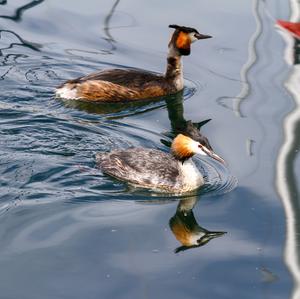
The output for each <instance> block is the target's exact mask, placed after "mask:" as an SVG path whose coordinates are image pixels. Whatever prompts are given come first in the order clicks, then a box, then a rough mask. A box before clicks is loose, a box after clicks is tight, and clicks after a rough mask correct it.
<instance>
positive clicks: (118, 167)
mask: <svg viewBox="0 0 300 299" xmlns="http://www.w3.org/2000/svg"><path fill="white" fill-rule="evenodd" d="M194 154H200V155H209V156H210V157H212V158H214V159H216V160H218V161H220V162H223V163H224V160H223V159H222V158H220V157H219V156H218V155H216V154H215V153H214V152H213V151H211V150H209V149H208V148H206V147H205V146H204V145H202V144H201V143H200V142H197V141H194V140H193V139H191V138H190V137H187V136H185V135H183V134H179V135H177V136H176V138H175V139H174V140H173V142H172V146H171V153H165V152H162V151H160V150H157V149H146V148H129V149H126V150H113V151H111V152H109V153H97V154H96V163H97V166H98V167H99V168H100V169H101V170H102V171H103V173H106V174H108V175H110V176H112V177H115V178H117V179H120V180H122V181H126V182H128V183H131V184H133V185H137V186H139V187H143V188H151V189H154V190H158V191H161V192H167V193H183V192H187V191H192V190H194V189H197V188H198V187H200V186H202V185H203V184H204V179H203V176H202V174H201V173H200V172H199V170H198V169H197V167H196V166H195V164H194V163H193V161H192V159H191V158H192V156H193V155H194Z"/></svg>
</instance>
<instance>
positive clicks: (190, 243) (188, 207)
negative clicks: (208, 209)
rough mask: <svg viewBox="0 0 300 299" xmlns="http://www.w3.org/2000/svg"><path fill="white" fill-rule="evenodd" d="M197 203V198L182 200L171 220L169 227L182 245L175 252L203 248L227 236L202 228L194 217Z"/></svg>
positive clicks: (220, 232)
mask: <svg viewBox="0 0 300 299" xmlns="http://www.w3.org/2000/svg"><path fill="white" fill-rule="evenodd" d="M196 203H197V198H196V197H191V198H188V199H184V200H181V201H180V202H179V204H178V206H177V210H176V213H175V215H174V216H173V217H172V218H171V219H170V221H169V225H170V228H171V231H172V232H173V234H174V235H175V237H176V239H177V240H178V241H179V242H180V243H181V244H182V246H180V247H177V248H176V249H175V250H174V252H175V253H178V252H181V251H184V250H187V249H191V248H197V247H201V246H203V245H205V244H207V243H208V242H209V241H210V240H212V239H214V238H218V237H221V236H223V235H224V234H226V232H222V231H209V230H207V229H205V228H203V227H201V226H200V225H199V224H198V223H197V221H196V218H195V216H194V213H193V208H194V206H195V205H196Z"/></svg>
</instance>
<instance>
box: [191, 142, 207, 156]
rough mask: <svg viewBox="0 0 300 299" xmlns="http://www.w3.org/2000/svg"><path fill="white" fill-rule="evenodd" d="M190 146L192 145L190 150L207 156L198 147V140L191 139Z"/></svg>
mask: <svg viewBox="0 0 300 299" xmlns="http://www.w3.org/2000/svg"><path fill="white" fill-rule="evenodd" d="M191 147H192V151H193V152H194V153H195V154H200V155H203V156H207V154H206V153H205V152H204V151H203V150H202V149H201V148H200V147H199V142H197V141H194V140H193V141H192V144H191Z"/></svg>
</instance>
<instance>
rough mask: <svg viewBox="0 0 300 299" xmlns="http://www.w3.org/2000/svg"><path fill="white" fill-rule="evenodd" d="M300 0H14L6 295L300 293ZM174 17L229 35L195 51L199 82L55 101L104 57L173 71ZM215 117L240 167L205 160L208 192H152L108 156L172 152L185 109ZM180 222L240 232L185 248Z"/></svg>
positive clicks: (3, 197)
mask: <svg viewBox="0 0 300 299" xmlns="http://www.w3.org/2000/svg"><path fill="white" fill-rule="evenodd" d="M299 10H300V9H299V2H297V1H296V0H294V1H293V0H291V1H283V0H279V1H270V0H265V1H258V0H252V1H237V0H229V1H220V0H219V1H217V0H211V1H204V0H197V1H196V0H193V1H185V2H184V1H183V2H180V1H170V0H168V1H140V0H132V1H125V0H122V1H121V0H117V1H108V0H106V1H96V0H87V1H59V0H53V1H49V0H48V1H43V0H39V1H30V0H26V1H25V0H13V1H9V0H8V1H0V175H1V181H0V191H1V193H0V298H1V299H19V298H21V299H23V298H24V299H27V298H28V299H35V298H39V299H40V298H43V299H44V298H45V299H50V298H51V299H52V298H72V299H75V298H78V299H79V298H80V299H82V298H91V299H94V298H110V299H112V298H139V299H140V298H173V299H175V298H185V299H189V298H205V299H216V298H230V299H233V298H234V299H235V298H236V299H238V298H243V299H247V298H249V299H250V298H251V299H252V298H272V299H276V298H278V299H282V298H293V299H297V298H300V293H299V292H300V290H299V284H300V269H299V266H300V260H299V254H298V250H299V249H298V248H299V247H298V246H299V245H300V241H299V233H300V232H299V227H300V223H299V220H298V219H299V214H300V206H299V177H300V176H299V175H300V172H299V169H300V167H299V166H300V159H299V154H298V152H299V150H300V149H299V144H300V141H299V136H300V113H299V109H300V108H299V107H300V98H299V93H300V90H299V86H300V85H299V82H300V80H299V79H300V74H299V65H298V63H299V42H298V41H296V40H294V39H293V38H291V37H290V36H289V35H288V34H287V33H286V32H281V30H279V29H277V28H276V27H275V26H274V25H275V20H276V19H286V20H293V21H299V17H300V13H299ZM171 23H178V24H181V25H187V26H192V27H195V28H197V29H199V31H201V32H203V33H206V34H211V35H212V36H213V37H214V38H213V39H210V40H205V41H200V42H198V43H197V44H195V45H193V48H192V54H191V56H190V57H185V58H184V76H185V79H186V87H185V90H184V92H183V94H178V95H176V96H173V97H167V98H166V99H161V101H158V102H149V103H147V104H137V105H118V106H113V107H112V106H111V105H106V106H103V105H102V106H101V105H88V104H86V103H81V104H80V103H77V102H63V101H58V100H56V99H54V98H53V90H54V88H55V87H56V86H57V85H59V84H60V83H61V82H63V81H64V80H66V79H69V78H74V77H76V76H80V75H83V74H87V73H89V72H92V71H95V70H97V69H105V68H110V67H122V68H128V67H135V68H141V69H147V70H152V71H155V72H163V71H164V69H165V59H166V51H167V42H168V38H169V35H170V32H171V30H169V29H168V28H167V25H168V24H171ZM208 118H211V119H212V121H211V122H210V123H208V124H207V125H205V127H204V128H202V132H203V133H204V134H205V135H206V136H207V137H208V138H209V140H210V143H211V144H212V146H213V147H214V149H215V151H216V152H217V153H218V154H220V156H222V157H223V158H225V160H226V161H227V162H228V165H229V166H228V167H229V169H227V168H225V167H222V166H220V165H218V164H216V163H214V162H212V161H210V160H203V161H198V163H199V164H201V167H202V168H203V170H204V171H205V174H206V181H207V183H206V186H205V188H204V189H202V190H200V192H198V193H195V194H190V195H188V196H186V197H181V198H178V197H174V196H162V195H160V194H157V193H156V194H155V193H152V192H150V191H141V190H136V189H134V188H132V187H129V186H127V185H124V184H122V183H120V182H118V181H116V180H112V179H111V178H109V177H107V176H105V175H103V174H102V173H101V172H99V171H98V170H97V169H96V168H95V160H94V158H95V154H96V152H98V151H107V150H110V149H113V148H125V147H128V146H143V147H154V148H159V149H162V150H165V151H167V150H168V147H167V146H166V143H167V142H168V141H170V140H171V139H170V136H171V135H170V131H171V128H172V126H173V125H174V124H176V122H186V121H188V120H192V122H199V121H202V120H205V119H208ZM235 177H237V178H238V184H237V186H236V187H235V185H236V179H235ZM234 187H235V188H234ZM229 191H230V192H229ZM200 198H201V199H200ZM190 201H192V202H193V203H195V202H196V203H197V204H196V206H195V207H194V209H193V211H192V210H190V208H189V209H188V211H187V212H186V213H185V212H184V213H183V212H182V211H181V210H180V209H181V206H182V205H183V203H185V204H187V205H188V204H189V202H190ZM179 203H180V204H179ZM178 205H179V207H178V209H177V206H178ZM180 225H183V226H184V227H187V228H190V229H191V230H195V231H197V232H199V231H201V232H205V233H207V234H208V233H209V232H207V231H206V230H209V231H220V232H227V234H224V235H222V236H219V237H218V238H215V239H213V240H211V241H210V242H208V243H207V244H205V245H203V246H202V247H198V248H192V249H189V250H183V251H180V252H178V253H175V252H174V250H176V248H177V249H178V248H180V246H181V244H180V242H179V239H180V238H179V239H178V240H177V239H176V238H175V236H177V235H176V229H177V228H178V227H180ZM205 229H206V230H205ZM177 238H178V236H177Z"/></svg>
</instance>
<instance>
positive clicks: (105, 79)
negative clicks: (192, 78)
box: [56, 25, 211, 102]
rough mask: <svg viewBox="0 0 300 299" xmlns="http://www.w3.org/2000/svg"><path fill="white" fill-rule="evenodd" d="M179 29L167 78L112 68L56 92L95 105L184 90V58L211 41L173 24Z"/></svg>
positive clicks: (202, 35)
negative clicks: (201, 43)
mask: <svg viewBox="0 0 300 299" xmlns="http://www.w3.org/2000/svg"><path fill="white" fill-rule="evenodd" d="M169 27H170V28H173V29H175V31H174V33H173V35H172V37H171V40H170V42H169V45H168V47H169V52H168V58H167V69H166V72H165V74H164V75H158V74H155V73H151V72H147V71H144V70H135V69H129V70H124V69H112V70H104V71H101V72H96V73H92V74H90V75H87V76H84V77H80V78H77V79H73V80H69V81H67V82H65V83H64V84H62V85H61V86H60V87H58V88H57V89H56V96H57V97H60V98H64V99H79V100H87V101H94V102H122V101H134V100H142V99H151V98H157V97H161V96H165V95H170V94H174V93H176V92H178V91H180V90H182V89H183V74H182V64H181V56H182V55H189V54H190V52H191V44H192V43H193V42H194V41H196V40H198V39H205V38H210V37H211V36H209V35H204V34H200V33H199V32H198V31H197V30H196V29H194V28H190V27H184V26H178V25H169Z"/></svg>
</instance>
